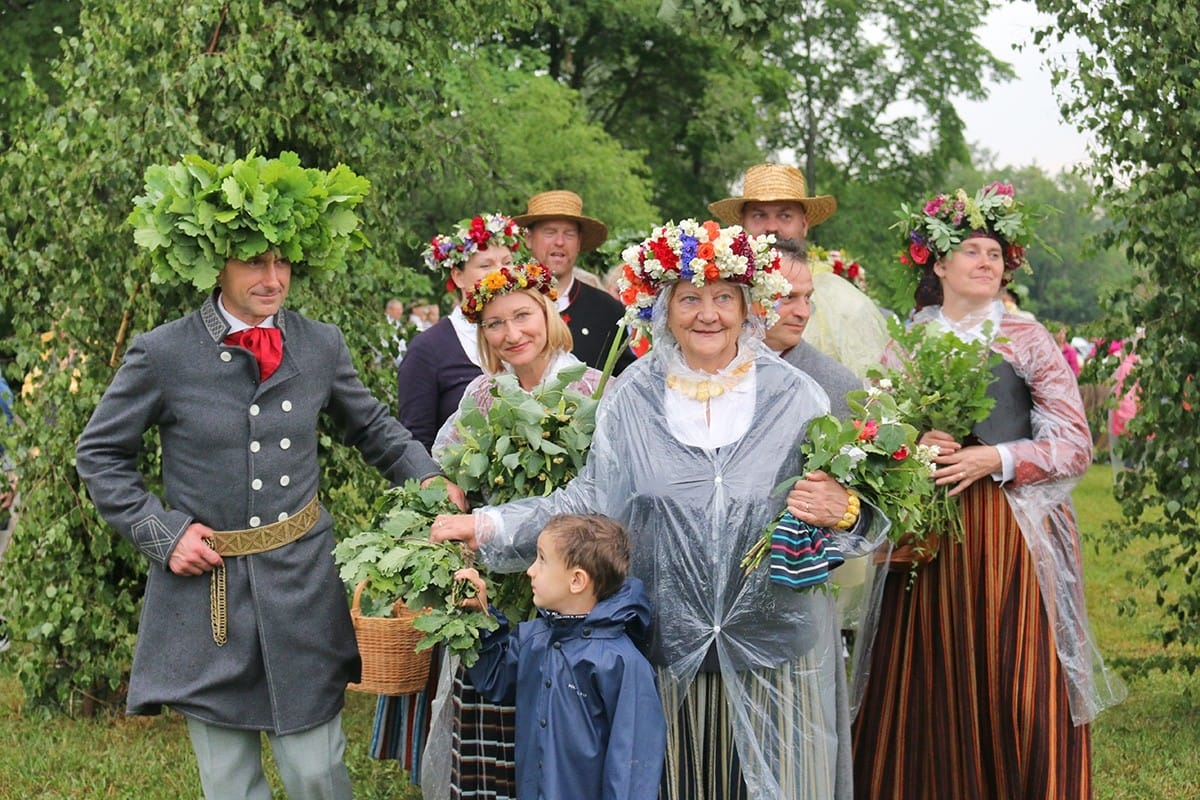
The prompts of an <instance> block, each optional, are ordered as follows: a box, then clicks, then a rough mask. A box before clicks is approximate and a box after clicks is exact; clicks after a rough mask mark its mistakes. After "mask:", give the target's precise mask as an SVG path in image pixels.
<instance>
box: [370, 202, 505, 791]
mask: <svg viewBox="0 0 1200 800" xmlns="http://www.w3.org/2000/svg"><path fill="white" fill-rule="evenodd" d="M519 233H520V227H519V226H518V225H517V224H516V223H515V222H513V221H512V220H511V219H510V218H508V217H507V216H505V215H503V214H499V213H496V214H479V215H477V216H475V217H471V218H469V219H464V220H461V221H460V222H459V223H458V224H457V225H456V226H455V227H454V229H453V230H452V231H451V232H450V233H445V234H438V235H436V236H434V237H433V239H432V240H431V241H430V242H429V245H428V246H427V247H426V248H425V252H424V259H425V265H426V266H427V267H428V268H429V269H430V270H433V271H434V272H436V273H438V274H439V275H441V276H444V277H445V280H446V288H447V290H449V291H453V292H456V293H457V295H458V298H459V305H457V306H455V308H454V310H453V311H452V312H451V313H450V314H448V315H447V316H444V317H442V318H441V319H439V320H438V321H437V322H436V323H434V324H433V325H431V326H430V327H429V328H427V329H426V330H424V331H422V332H421V333H419V334H417V335H416V336H414V337H413V339H412V341H411V342H409V345H408V349H407V351H406V353H405V356H404V359H403V360H402V361H401V362H400V366H399V370H398V380H397V384H398V388H399V412H400V413H399V418H400V419H401V420H402V421H403V422H404V424H405V426H406V427H408V429H409V431H410V432H411V433H412V435H413V437H414V438H416V439H417V441H419V442H421V444H423V445H424V446H425V449H426V450H429V449H431V448H432V447H433V443H434V438H435V437H436V435H437V432H438V430H439V428H440V427H441V426H442V424H443V423H445V421H446V420H447V419H449V418H450V416H451V415H452V414H454V413H455V411H457V409H458V404H459V401H460V400H461V399H462V396H463V391H464V390H465V389H466V387H467V384H469V383H470V382H471V381H472V380H474V379H475V378H477V377H479V376H480V375H481V374H482V371H483V370H482V362H481V360H480V357H479V347H478V339H477V331H476V326H475V323H474V322H473V321H471V320H468V319H467V318H466V317H465V316H464V315H463V313H462V308H461V304H462V303H463V302H465V301H466V296H467V291H468V290H469V289H470V288H471V287H472V286H474V285H475V283H476V282H477V281H478V280H479V279H480V278H482V277H483V276H484V275H486V274H488V273H489V272H490V271H492V270H495V269H498V268H500V267H506V266H512V264H513V263H514V262H513V253H515V252H516V251H517V249H518V248H519V247H520V238H519ZM435 663H436V662H435ZM433 673H434V674H432V675H431V677H430V682H431V684H433V685H436V681H437V679H438V675H437V671H436V670H434V671H433ZM432 700H433V691H432V688H430V689H427V690H424V691H422V692H419V693H418V694H416V695H408V696H404V697H381V698H380V699H379V703H378V706H377V708H376V712H375V725H374V734H373V736H372V741H371V754H372V755H373V756H374V757H376V758H396V759H398V760H399V761H400V764H401V766H402V767H404V768H405V769H407V770H409V774H410V777H411V779H412V780H413V782H415V783H423V784H424V783H428V782H429V779H427V778H426V776H425V775H424V774H423V770H422V761H423V755H424V754H425V752H426V749H427V748H426V747H425V744H426V742H425V739H426V734H427V730H426V726H427V725H428V721H429V715H430V703H431V702H432ZM468 707H472V706H471V704H470V703H469V702H468ZM490 709H491V707H490V705H488V706H487V708H486V709H485V710H484V711H483V712H482V713H489V714H490V713H491V711H490ZM507 724H508V726H509V728H511V724H512V723H511V714H510V715H509V717H508V723H507ZM499 735H500V738H501V739H503V737H504V734H503V732H501V733H500V734H499ZM475 738H477V739H480V738H486V737H475ZM512 741H513V739H512V735H511V732H510V734H509V735H508V739H507V744H503V745H499V746H497V747H495V748H494V749H493V750H492V751H489V753H488V756H489V758H490V759H491V760H492V761H493V763H495V764H497V765H499V768H497V769H495V770H492V771H491V775H490V776H489V778H488V779H489V780H491V779H492V778H494V779H495V780H494V782H493V783H492V788H493V789H496V787H501V788H498V789H496V791H495V793H494V795H492V796H495V797H505V796H508V795H506V794H505V789H504V788H503V787H505V786H515V772H514V769H513V764H512V752H513V750H514V747H515V745H513V744H512ZM492 744H493V743H492V742H489V743H488V744H487V745H485V746H488V747H491V745H492ZM505 748H506V749H505ZM442 749H443V750H444V751H445V752H446V753H449V748H448V747H447V748H442ZM506 753H507V755H506ZM440 766H442V767H444V769H434V770H433V772H434V773H436V774H438V775H441V774H442V773H443V772H447V771H448V769H449V765H448V764H442V765H440ZM433 780H437V779H433ZM440 782H441V783H445V780H442V781H440ZM431 796H432V795H431Z"/></svg>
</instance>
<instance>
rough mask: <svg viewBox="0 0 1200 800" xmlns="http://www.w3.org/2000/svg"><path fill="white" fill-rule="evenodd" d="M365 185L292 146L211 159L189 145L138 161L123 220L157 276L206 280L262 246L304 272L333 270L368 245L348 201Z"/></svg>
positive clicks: (206, 285) (353, 202) (358, 197)
mask: <svg viewBox="0 0 1200 800" xmlns="http://www.w3.org/2000/svg"><path fill="white" fill-rule="evenodd" d="M370 186H371V184H370V182H369V181H367V180H366V179H365V178H361V177H359V176H358V175H355V174H354V172H353V171H352V170H351V169H350V168H349V167H347V166H346V165H345V164H338V165H337V166H335V167H334V168H333V169H331V170H329V171H328V172H326V171H324V170H320V169H315V168H311V167H309V168H305V167H301V166H300V157H299V156H298V155H296V154H295V153H293V152H287V151H285V152H284V153H281V154H280V156H279V157H278V158H271V159H268V158H264V157H263V156H256V155H255V154H253V153H251V154H250V155H248V156H247V157H245V158H239V159H237V160H235V161H232V162H229V163H225V164H220V165H217V164H214V163H212V162H210V161H208V160H206V159H204V158H201V157H200V156H198V155H195V154H190V155H185V156H184V157H183V159H182V160H180V161H178V162H176V163H174V164H170V165H165V164H155V165H153V166H151V167H149V168H148V169H147V170H146V187H145V194H142V195H139V196H138V197H136V198H134V201H133V203H134V209H133V212H132V213H131V214H130V215H129V223H130V224H131V225H132V226H133V228H134V234H133V238H134V241H135V242H137V244H138V245H139V246H140V247H143V248H145V249H147V250H149V251H150V257H151V261H152V262H153V265H154V273H153V277H154V278H155V280H158V281H161V282H172V281H176V280H180V279H182V280H184V281H186V282H190V283H191V284H192V285H193V286H195V287H196V288H197V289H201V290H206V289H210V288H212V286H213V285H214V284H215V283H216V281H217V273H218V272H220V271H221V269H222V268H223V267H224V266H225V262H226V261H227V260H228V259H230V258H235V259H238V260H241V261H249V260H251V259H252V258H254V257H255V256H257V255H260V254H262V253H265V252H267V251H268V250H274V251H276V252H278V253H279V254H280V255H281V256H282V257H283V258H284V259H286V260H288V261H290V262H292V264H293V265H295V266H296V268H297V269H298V270H302V271H303V272H305V273H307V274H313V275H319V274H322V273H324V272H340V271H342V270H344V269H345V268H346V256H347V254H348V253H353V252H356V251H358V250H361V249H362V248H363V247H365V246H366V244H367V238H366V236H365V235H364V234H363V233H362V231H361V230H359V225H360V224H361V220H360V219H359V217H358V215H357V214H355V213H354V207H355V206H357V205H358V204H359V203H361V202H362V200H363V198H364V197H365V196H366V194H367V191H368V190H369V189H370Z"/></svg>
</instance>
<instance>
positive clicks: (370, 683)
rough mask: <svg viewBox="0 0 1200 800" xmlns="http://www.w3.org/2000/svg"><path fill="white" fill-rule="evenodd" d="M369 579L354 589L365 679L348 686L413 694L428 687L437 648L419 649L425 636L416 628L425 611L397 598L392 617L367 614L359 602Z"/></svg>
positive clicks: (353, 613) (353, 618)
mask: <svg viewBox="0 0 1200 800" xmlns="http://www.w3.org/2000/svg"><path fill="white" fill-rule="evenodd" d="M366 585H367V582H366V581H363V582H362V583H360V584H358V586H356V587H355V589H354V602H353V603H351V604H350V619H351V621H352V622H353V623H354V636H355V638H357V639H358V652H359V655H361V656H362V680H361V681H360V682H358V683H351V684H349V685H348V686H347V687H346V688H347V689H350V690H351V691H355V692H364V693H366V694H387V695H398V694H413V693H414V692H418V691H420V690H421V689H424V688H425V684H426V682H427V681H428V680H429V665H430V662H431V661H432V659H433V651H432V650H425V651H423V652H420V653H418V652H416V646H417V642H419V641H421V638H422V637H423V636H424V635H425V634H423V633H421V632H420V631H419V630H417V629H416V628H414V627H413V624H412V623H413V620H414V619H416V618H417V617H418V616H419V615H420V614H421V612H419V611H412V610H411V609H409V608H408V607H407V606H405V605H404V601H402V600H397V601H396V604H395V605H394V606H392V616H390V617H365V616H363V613H362V609H361V607H360V605H359V603H360V601H361V599H362V593H363V587H365V586H366Z"/></svg>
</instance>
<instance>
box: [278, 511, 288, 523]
mask: <svg viewBox="0 0 1200 800" xmlns="http://www.w3.org/2000/svg"><path fill="white" fill-rule="evenodd" d="M287 518H288V513H287V512H286V511H280V512H279V521H280V522H283V521H284V520H285V519H287Z"/></svg>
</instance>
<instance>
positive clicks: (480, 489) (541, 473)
mask: <svg viewBox="0 0 1200 800" xmlns="http://www.w3.org/2000/svg"><path fill="white" fill-rule="evenodd" d="M586 370H587V365H586V364H575V365H572V366H570V367H567V368H565V369H563V370H561V371H560V372H559V373H558V375H556V376H555V377H554V378H553V379H552V380H549V381H547V382H546V383H545V384H544V385H542V386H541V387H539V389H538V390H537V391H536V392H534V393H529V392H526V391H524V390H523V389H522V388H521V387H520V385H519V384H518V383H517V378H516V376H515V375H501V376H499V377H497V378H496V379H495V380H494V381H493V383H492V388H491V395H492V403H491V406H490V407H488V409H487V411H486V412H484V411H482V410H480V409H479V408H478V407H475V408H472V409H471V410H469V411H465V412H464V413H463V414H462V415H461V416H460V417H459V419H458V422H457V434H458V435H457V439H458V440H457V441H456V442H454V443H453V444H451V445H449V446H448V447H447V448H446V449H445V451H444V452H442V454H441V455H440V457H439V461H440V462H441V465H442V468H443V469H444V470H445V471H446V474H447V475H450V476H452V478H453V480H454V482H455V483H457V484H458V485H459V487H461V488H462V490H463V491H464V492H467V494H468V495H471V496H473V497H474V498H475V499H480V500H482V501H483V502H485V503H488V504H490V505H499V504H502V503H507V502H508V501H510V500H518V499H520V498H523V497H537V496H543V495H548V494H550V493H551V492H552V491H554V490H555V489H556V488H558V487H559V486H562V485H564V484H565V483H567V481H569V480H571V479H572V478H574V477H575V476H576V475H578V474H579V470H580V468H582V467H583V462H584V461H585V460H586V459H587V452H588V448H589V447H590V446H591V444H592V434H593V433H594V432H595V429H596V406H597V405H598V404H599V400H598V399H597V398H596V397H593V396H589V395H586V394H583V393H582V392H580V391H578V390H577V389H574V388H572V387H571V384H572V383H574V382H576V381H578V380H579V379H580V378H582V377H583V374H584V372H585V371H586ZM489 596H490V597H491V598H492V602H493V603H494V604H495V605H496V607H497V608H500V609H501V610H503V611H504V613H505V614H506V615H507V616H508V618H509V619H514V620H517V619H527V618H528V617H529V616H530V615H531V614H532V613H533V593H532V590H531V588H530V585H529V580H528V578H527V577H526V576H525V575H524V574H523V573H519V572H518V573H511V574H508V575H505V576H503V577H501V578H500V580H499V586H498V587H497V589H496V591H495V592H494V593H492V592H491V591H489Z"/></svg>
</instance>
